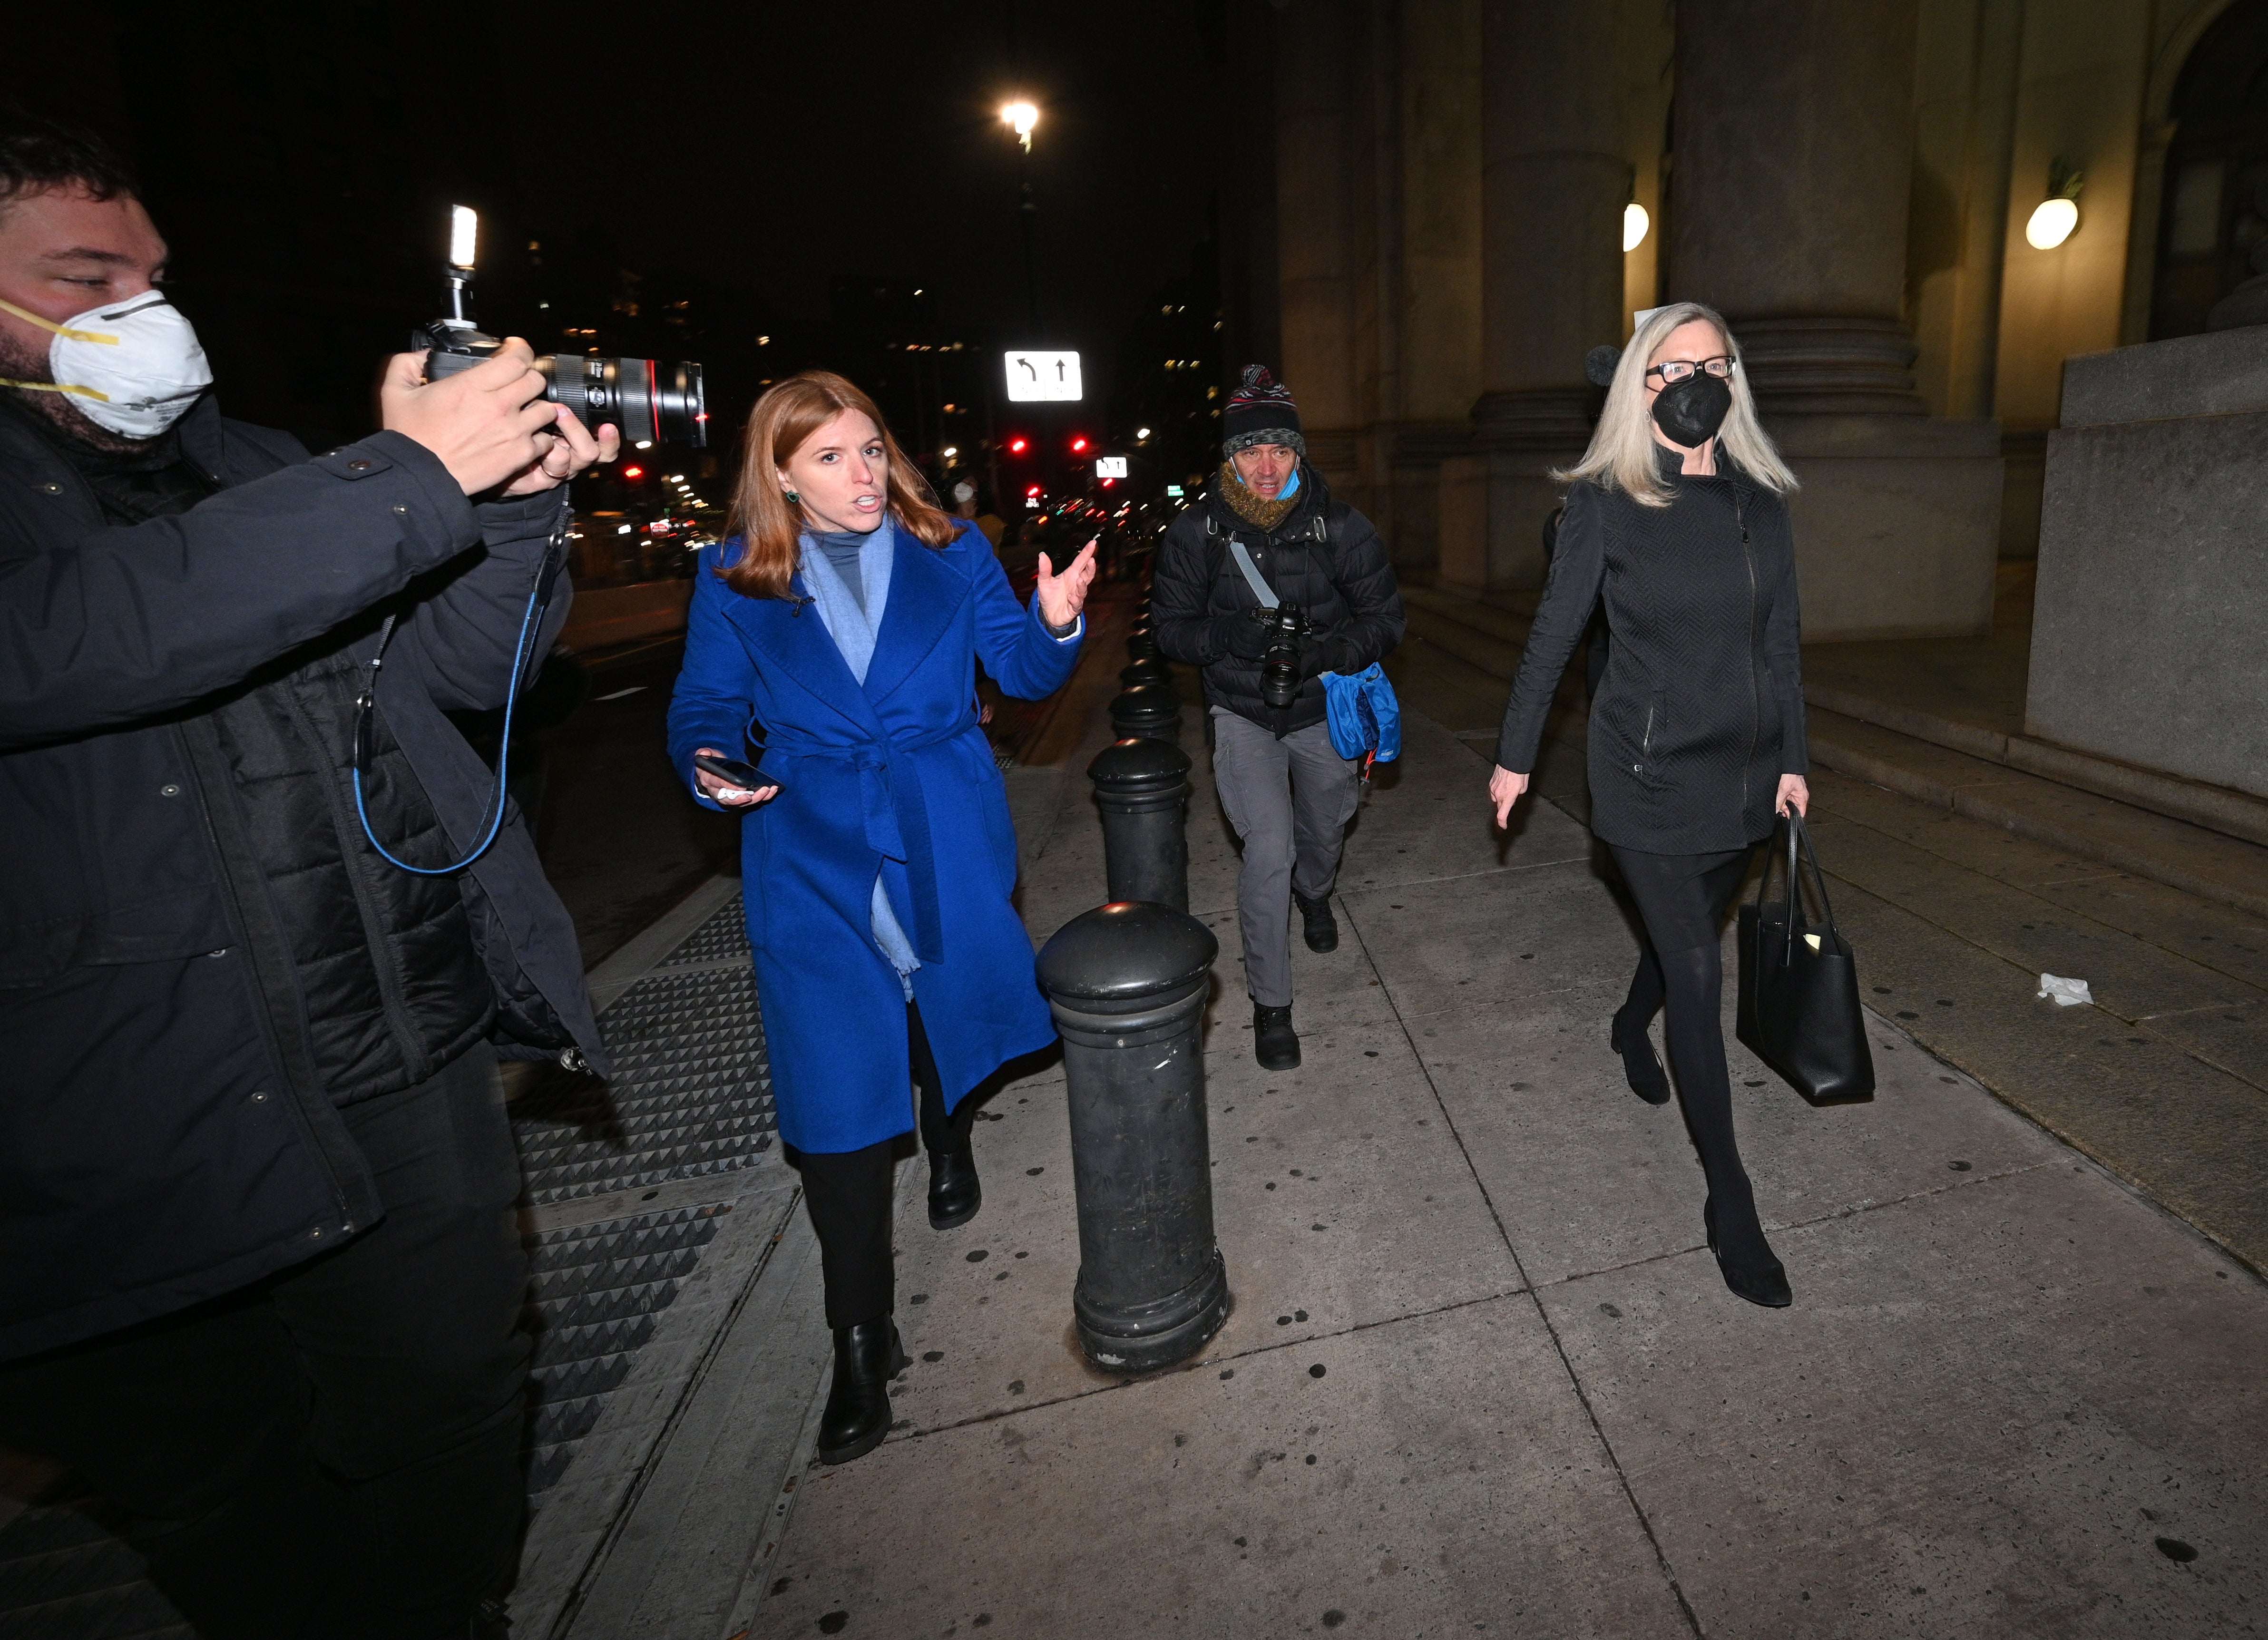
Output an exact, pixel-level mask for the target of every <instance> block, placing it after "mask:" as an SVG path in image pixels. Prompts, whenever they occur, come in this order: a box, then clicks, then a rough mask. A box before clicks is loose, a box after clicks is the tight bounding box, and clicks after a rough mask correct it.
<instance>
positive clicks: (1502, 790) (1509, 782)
mask: <svg viewBox="0 0 2268 1640" xmlns="http://www.w3.org/2000/svg"><path fill="white" fill-rule="evenodd" d="M1527 790H1528V776H1525V775H1515V774H1513V772H1512V770H1510V769H1506V768H1505V767H1504V766H1503V765H1502V764H1499V765H1498V766H1497V769H1496V772H1495V773H1493V774H1491V776H1489V801H1490V802H1491V803H1492V804H1494V805H1496V823H1497V825H1498V827H1499V828H1500V827H1506V826H1509V825H1511V824H1512V805H1513V804H1515V803H1517V802H1519V801H1520V794H1521V792H1523V791H1527Z"/></svg>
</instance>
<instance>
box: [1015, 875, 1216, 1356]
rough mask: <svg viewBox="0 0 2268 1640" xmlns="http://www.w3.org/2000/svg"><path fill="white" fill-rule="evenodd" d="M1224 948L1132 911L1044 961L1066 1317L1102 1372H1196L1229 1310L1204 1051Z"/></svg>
mask: <svg viewBox="0 0 2268 1640" xmlns="http://www.w3.org/2000/svg"><path fill="white" fill-rule="evenodd" d="M1219 951H1220V945H1219V941H1217V940H1215V939H1214V938H1213V937H1212V932H1211V930H1209V929H1207V928H1206V927H1205V926H1204V924H1203V923H1199V922H1197V920H1196V919H1195V918H1193V917H1190V916H1186V915H1185V914H1183V913H1182V912H1179V911H1175V910H1173V909H1171V908H1167V907H1166V906H1160V905H1144V904H1141V903H1138V902H1130V903H1123V904H1117V905H1107V906H1101V907H1098V908H1095V909H1094V910H1093V911H1089V912H1086V914H1085V915H1083V916H1076V917H1073V918H1072V919H1071V921H1070V922H1069V923H1064V926H1063V927H1062V928H1060V929H1058V930H1057V931H1056V936H1055V938H1052V939H1050V940H1049V941H1048V943H1047V944H1046V945H1044V946H1042V947H1041V950H1040V959H1039V975H1040V984H1041V986H1042V988H1043V989H1045V990H1046V991H1047V993H1048V1001H1049V1004H1050V1005H1051V1006H1052V1007H1053V1008H1054V1010H1055V1016H1056V1028H1057V1030H1058V1031H1060V1032H1061V1033H1063V1041H1064V1082H1065V1084H1066V1092H1067V1093H1068V1097H1069V1102H1070V1107H1071V1183H1072V1188H1073V1190H1074V1191H1075V1192H1076V1194H1077V1195H1078V1198H1079V1282H1078V1284H1077V1285H1076V1286H1074V1287H1073V1288H1072V1290H1071V1313H1072V1316H1073V1319H1074V1320H1076V1322H1077V1324H1078V1327H1079V1347H1080V1348H1081V1349H1083V1350H1086V1356H1087V1359H1088V1360H1090V1361H1092V1362H1094V1364H1095V1365H1097V1366H1099V1367H1101V1368H1103V1369H1105V1370H1106V1371H1108V1372H1148V1371H1151V1370H1152V1369H1153V1368H1156V1367H1162V1366H1170V1365H1172V1364H1174V1363H1175V1362H1176V1361H1182V1360H1186V1359H1188V1358H1189V1357H1190V1356H1193V1355H1195V1354H1196V1353H1197V1351H1198V1350H1202V1349H1204V1346H1205V1342H1206V1341H1207V1340H1208V1339H1210V1338H1211V1336H1212V1335H1214V1334H1215V1333H1217V1332H1219V1330H1220V1324H1221V1322H1222V1321H1223V1320H1225V1319H1226V1316H1227V1314H1228V1272H1227V1269H1226V1266H1224V1265H1223V1263H1222V1262H1221V1257H1220V1248H1219V1246H1218V1245H1217V1244H1216V1243H1215V1242H1214V1240H1213V1228H1212V1175H1211V1146H1210V1145H1209V1144H1208V1143H1207V1140H1206V1135H1205V1097H1204V1057H1203V1055H1201V1054H1200V1053H1199V1052H1198V1048H1197V1032H1198V1027H1199V1024H1200V1022H1201V1020H1202V1019H1203V1017H1204V1005H1205V993H1206V990H1207V989H1208V984H1209V982H1210V979H1211V971H1212V961H1213V959H1214V957H1216V956H1217V955H1219Z"/></svg>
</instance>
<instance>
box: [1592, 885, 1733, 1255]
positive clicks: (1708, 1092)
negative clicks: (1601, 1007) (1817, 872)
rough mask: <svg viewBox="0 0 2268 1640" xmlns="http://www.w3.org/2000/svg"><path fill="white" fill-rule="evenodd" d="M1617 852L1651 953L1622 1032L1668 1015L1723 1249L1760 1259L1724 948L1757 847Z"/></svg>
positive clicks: (1637, 977)
mask: <svg viewBox="0 0 2268 1640" xmlns="http://www.w3.org/2000/svg"><path fill="white" fill-rule="evenodd" d="M1610 846H1611V845H1610ZM1613 851H1614V857H1615V864H1616V865H1617V866H1618V867H1620V868H1621V871H1622V874H1623V882H1624V886H1626V887H1627V888H1628V889H1629V890H1630V894H1631V899H1632V900H1633V901H1636V902H1637V905H1638V916H1639V917H1640V918H1641V919H1642V920H1643V921H1644V923H1645V924H1646V944H1645V948H1644V949H1643V950H1642V951H1640V952H1639V953H1638V972H1637V973H1636V974H1632V975H1631V983H1630V994H1629V997H1628V998H1627V999H1626V1000H1625V1001H1624V1004H1623V1006H1622V1011H1621V1012H1620V1013H1619V1014H1617V1015H1616V1021H1615V1023H1616V1030H1617V1032H1618V1033H1622V1034H1624V1035H1628V1034H1631V1033H1636V1032H1639V1031H1643V1030H1645V1029H1646V1026H1647V1025H1648V1024H1650V1023H1651V1022H1652V1021H1653V1016H1654V1015H1655V1014H1656V1013H1657V1012H1661V1011H1663V1010H1664V1009H1665V1008H1666V1009H1667V1010H1668V1019H1667V1020H1666V1021H1665V1023H1664V1028H1663V1032H1662V1034H1663V1035H1664V1036H1665V1037H1667V1038H1668V1043H1669V1063H1670V1068H1671V1069H1672V1070H1675V1072H1676V1073H1677V1099H1678V1103H1679V1104H1680V1105H1682V1106H1683V1107H1684V1110H1685V1124H1686V1127H1687V1129H1689V1130H1690V1132H1691V1133H1692V1135H1693V1145H1694V1148H1695V1149H1696V1150H1697V1151H1699V1152H1700V1153H1701V1170H1702V1173H1704V1174H1705V1176H1706V1177H1707V1179H1708V1181H1709V1197H1710V1200H1711V1201H1712V1202H1714V1203H1715V1205H1716V1219H1717V1233H1718V1240H1719V1245H1721V1246H1723V1247H1725V1248H1726V1249H1727V1251H1728V1252H1731V1253H1733V1254H1734V1256H1736V1257H1739V1256H1744V1255H1754V1254H1756V1250H1757V1248H1758V1247H1761V1246H1762V1245H1763V1240H1764V1232H1763V1230H1762V1228H1761V1227H1760V1226H1759V1225H1758V1224H1757V1222H1756V1196H1755V1193H1754V1192H1753V1191H1752V1190H1751V1189H1750V1188H1749V1175H1748V1170H1747V1169H1746V1168H1745V1167H1743V1166H1742V1163H1741V1147H1740V1144H1739V1143H1738V1142H1737V1141H1736V1140H1735V1139H1734V1136H1733V1081H1732V1077H1731V1076H1730V1075H1729V1074H1728V1073H1727V1070H1726V1068H1725V1030H1724V1025H1723V1007H1724V997H1725V974H1724V962H1723V960H1722V958H1721V956H1720V955H1719V943H1718V941H1719V934H1720V932H1721V930H1723V928H1724V923H1725V914H1726V912H1727V911H1728V910H1729V909H1731V908H1732V904H1733V901H1734V897H1735V896H1737V895H1738V894H1740V892H1741V883H1742V879H1745V878H1746V877H1747V875H1748V871H1749V859H1750V857H1752V856H1753V855H1754V854H1755V853H1756V847H1755V845H1754V844H1750V845H1749V847H1748V848H1745V849H1731V850H1728V851H1727V852H1725V853H1721V854H1646V853H1642V852H1640V851H1639V850H1638V849H1624V848H1615V849H1614V850H1613Z"/></svg>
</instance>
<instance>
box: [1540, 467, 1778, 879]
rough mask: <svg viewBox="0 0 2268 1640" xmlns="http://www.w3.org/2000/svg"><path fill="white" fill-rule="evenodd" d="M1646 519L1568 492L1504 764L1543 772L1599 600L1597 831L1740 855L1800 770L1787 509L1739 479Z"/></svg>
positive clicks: (1588, 490)
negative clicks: (1567, 675)
mask: <svg viewBox="0 0 2268 1640" xmlns="http://www.w3.org/2000/svg"><path fill="white" fill-rule="evenodd" d="M1661 466H1662V472H1663V475H1664V477H1665V478H1667V479H1668V482H1670V483H1671V484H1673V485H1674V486H1675V489H1676V492H1677V496H1676V499H1675V501H1673V502H1672V503H1671V504H1669V505H1668V506H1667V507H1646V506H1641V505H1639V504H1638V503H1637V502H1635V501H1633V500H1631V497H1630V496H1629V495H1628V494H1627V493H1625V492H1624V491H1621V490H1614V491H1602V490H1601V489H1599V488H1598V487H1597V486H1595V485H1593V484H1589V483H1579V484H1576V485H1574V486H1573V487H1572V489H1569V490H1568V492H1567V506H1566V511H1565V515H1564V516H1563V517H1562V518H1561V519H1560V521H1559V541H1558V547H1557V550H1556V551H1555V552H1554V553H1553V555H1552V557H1551V570H1550V577H1549V578H1548V579H1547V580H1546V581H1545V583H1544V588H1543V602H1542V604H1541V605H1539V606H1538V607H1537V609H1536V612H1535V623H1534V624H1533V625H1532V626H1531V627H1530V628H1529V629H1528V647H1527V652H1526V653H1525V654H1523V655H1522V656H1521V662H1520V672H1519V674H1518V675H1517V676H1516V677H1515V678H1514V679H1513V685H1512V699H1511V701H1510V702H1509V703H1508V704H1507V705H1506V708H1505V714H1504V727H1503V730H1502V732H1501V733H1500V734H1499V737H1498V740H1497V754H1496V761H1497V762H1498V763H1499V765H1500V766H1501V767H1503V768H1505V769H1511V770H1513V771H1514V772H1515V773H1519V774H1526V773H1528V771H1530V770H1532V769H1534V768H1535V754H1536V750H1537V748H1538V746H1541V744H1542V742H1543V720H1544V717H1545V715H1546V714H1547V713H1548V712H1549V711H1550V708H1551V698H1552V695H1553V694H1554V693H1555V692H1556V691H1557V688H1558V687H1559V674H1560V673H1562V672H1563V671H1565V668H1566V666H1567V658H1568V657H1569V656H1570V655H1572V654H1573V653H1574V650H1575V644H1576V643H1577V642H1578V641H1579V640H1580V638H1581V637H1582V636H1583V628H1584V626H1585V625H1586V624H1587V622H1588V621H1589V620H1590V618H1591V612H1592V610H1593V608H1594V607H1597V606H1598V605H1599V604H1600V603H1601V600H1602V597H1603V601H1604V608H1605V614H1606V620H1607V626H1608V629H1609V631H1610V632H1611V633H1612V634H1613V642H1612V643H1610V644H1609V647H1608V651H1607V669H1606V676H1605V677H1604V678H1603V679H1602V680H1601V681H1600V684H1599V687H1598V693H1597V695H1596V698H1594V700H1593V701H1592V702H1591V734H1590V776H1591V829H1592V830H1593V831H1594V832H1596V833H1597V834H1598V835H1599V836H1600V838H1601V839H1602V840H1603V841H1605V842H1610V843H1615V844H1618V845H1620V846H1621V847H1623V848H1626V849H1640V850H1643V851H1645V852H1646V853H1649V854H1708V853H1714V852H1717V851H1719V850H1722V849H1738V848H1742V847H1743V846H1745V845H1746V844H1748V843H1751V842H1756V840H1757V839H1759V838H1762V837H1766V836H1769V835H1771V829H1772V804H1773V800H1774V798H1776V797H1777V796H1778V789H1779V777H1780V776H1781V775H1783V774H1791V775H1801V774H1806V773H1808V772H1809V770H1810V767H1811V761H1810V753H1809V746H1808V741H1807V740H1806V739H1805V736H1804V723H1803V666H1802V654H1801V651H1800V647H1799V645H1800V643H1801V637H1802V620H1801V617H1800V613H1799V611H1798V609H1797V607H1796V596H1795V538H1794V536H1793V533H1792V532H1791V531H1790V530H1789V528H1788V518H1787V504H1786V502H1785V501H1784V500H1782V499H1781V498H1780V497H1779V496H1778V495H1775V494H1774V493H1773V492H1772V491H1771V490H1769V489H1764V488H1763V487H1762V486H1761V485H1758V484H1756V483H1755V482H1753V481H1751V480H1749V479H1748V478H1746V477H1743V476H1741V475H1740V474H1729V475H1727V476H1726V477H1722V478H1689V477H1686V476H1684V475H1683V474H1679V473H1678V472H1677V471H1676V466H1677V463H1676V461H1675V458H1674V457H1670V456H1668V452H1664V459H1663V460H1662V464H1661Z"/></svg>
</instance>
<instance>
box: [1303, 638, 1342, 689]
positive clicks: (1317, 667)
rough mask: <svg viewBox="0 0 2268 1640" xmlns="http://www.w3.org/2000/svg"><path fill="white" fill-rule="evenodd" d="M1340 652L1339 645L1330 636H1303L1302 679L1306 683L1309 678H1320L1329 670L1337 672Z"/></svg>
mask: <svg viewBox="0 0 2268 1640" xmlns="http://www.w3.org/2000/svg"><path fill="white" fill-rule="evenodd" d="M1338 654H1339V645H1337V643H1333V642H1331V640H1330V639H1329V638H1313V637H1308V638H1301V639H1300V681H1301V682H1302V683H1304V682H1306V681H1307V680H1308V679H1309V678H1320V677H1322V675H1323V674H1324V673H1327V672H1337V670H1338V669H1339V668H1338V664H1337V663H1338Z"/></svg>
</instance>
